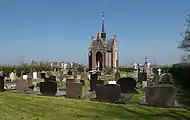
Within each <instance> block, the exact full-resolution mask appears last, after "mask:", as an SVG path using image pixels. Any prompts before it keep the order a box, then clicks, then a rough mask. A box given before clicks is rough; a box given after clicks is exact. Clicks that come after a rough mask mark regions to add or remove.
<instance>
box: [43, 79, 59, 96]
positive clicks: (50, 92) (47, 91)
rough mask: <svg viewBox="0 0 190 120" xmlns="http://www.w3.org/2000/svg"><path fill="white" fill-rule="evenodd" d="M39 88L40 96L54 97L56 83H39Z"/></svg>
mask: <svg viewBox="0 0 190 120" xmlns="http://www.w3.org/2000/svg"><path fill="white" fill-rule="evenodd" d="M39 86H40V92H41V93H42V95H47V96H55V94H56V93H57V83H56V82H40V84H39Z"/></svg>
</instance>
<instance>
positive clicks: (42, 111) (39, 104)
mask: <svg viewBox="0 0 190 120" xmlns="http://www.w3.org/2000/svg"><path fill="white" fill-rule="evenodd" d="M140 96H141V95H135V96H133V98H132V99H131V101H130V102H129V103H127V104H126V105H117V104H109V103H99V102H91V101H88V100H72V99H66V98H64V97H45V96H38V95H27V94H18V93H17V94H16V93H9V92H4V93H0V111H1V112H0V120H93V118H94V117H95V116H97V117H99V118H101V120H127V119H129V120H161V119H162V120H183V119H190V111H188V110H186V109H182V108H178V109H176V108H175V109H174V108H154V107H146V106H141V105H138V104H136V103H134V102H133V101H137V100H138V99H139V97H140Z"/></svg>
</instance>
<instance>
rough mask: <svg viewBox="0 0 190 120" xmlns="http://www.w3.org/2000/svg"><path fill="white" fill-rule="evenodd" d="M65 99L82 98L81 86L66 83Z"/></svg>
mask: <svg viewBox="0 0 190 120" xmlns="http://www.w3.org/2000/svg"><path fill="white" fill-rule="evenodd" d="M66 97H68V98H75V99H78V98H81V97H82V84H81V83H79V82H67V83H66Z"/></svg>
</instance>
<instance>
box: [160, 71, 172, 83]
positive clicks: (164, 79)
mask: <svg viewBox="0 0 190 120" xmlns="http://www.w3.org/2000/svg"><path fill="white" fill-rule="evenodd" d="M159 83H162V84H171V83H172V75H171V74H169V73H163V74H161V75H160V79H159Z"/></svg>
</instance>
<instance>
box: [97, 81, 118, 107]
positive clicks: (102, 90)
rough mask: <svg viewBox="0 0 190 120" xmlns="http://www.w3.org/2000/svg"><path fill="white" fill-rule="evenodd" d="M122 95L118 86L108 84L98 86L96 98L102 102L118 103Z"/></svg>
mask: <svg viewBox="0 0 190 120" xmlns="http://www.w3.org/2000/svg"><path fill="white" fill-rule="evenodd" d="M120 94H121V88H120V86H119V85H118V84H106V85H97V86H96V97H97V99H98V101H100V102H110V103H117V102H118V101H119V98H120Z"/></svg>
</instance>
